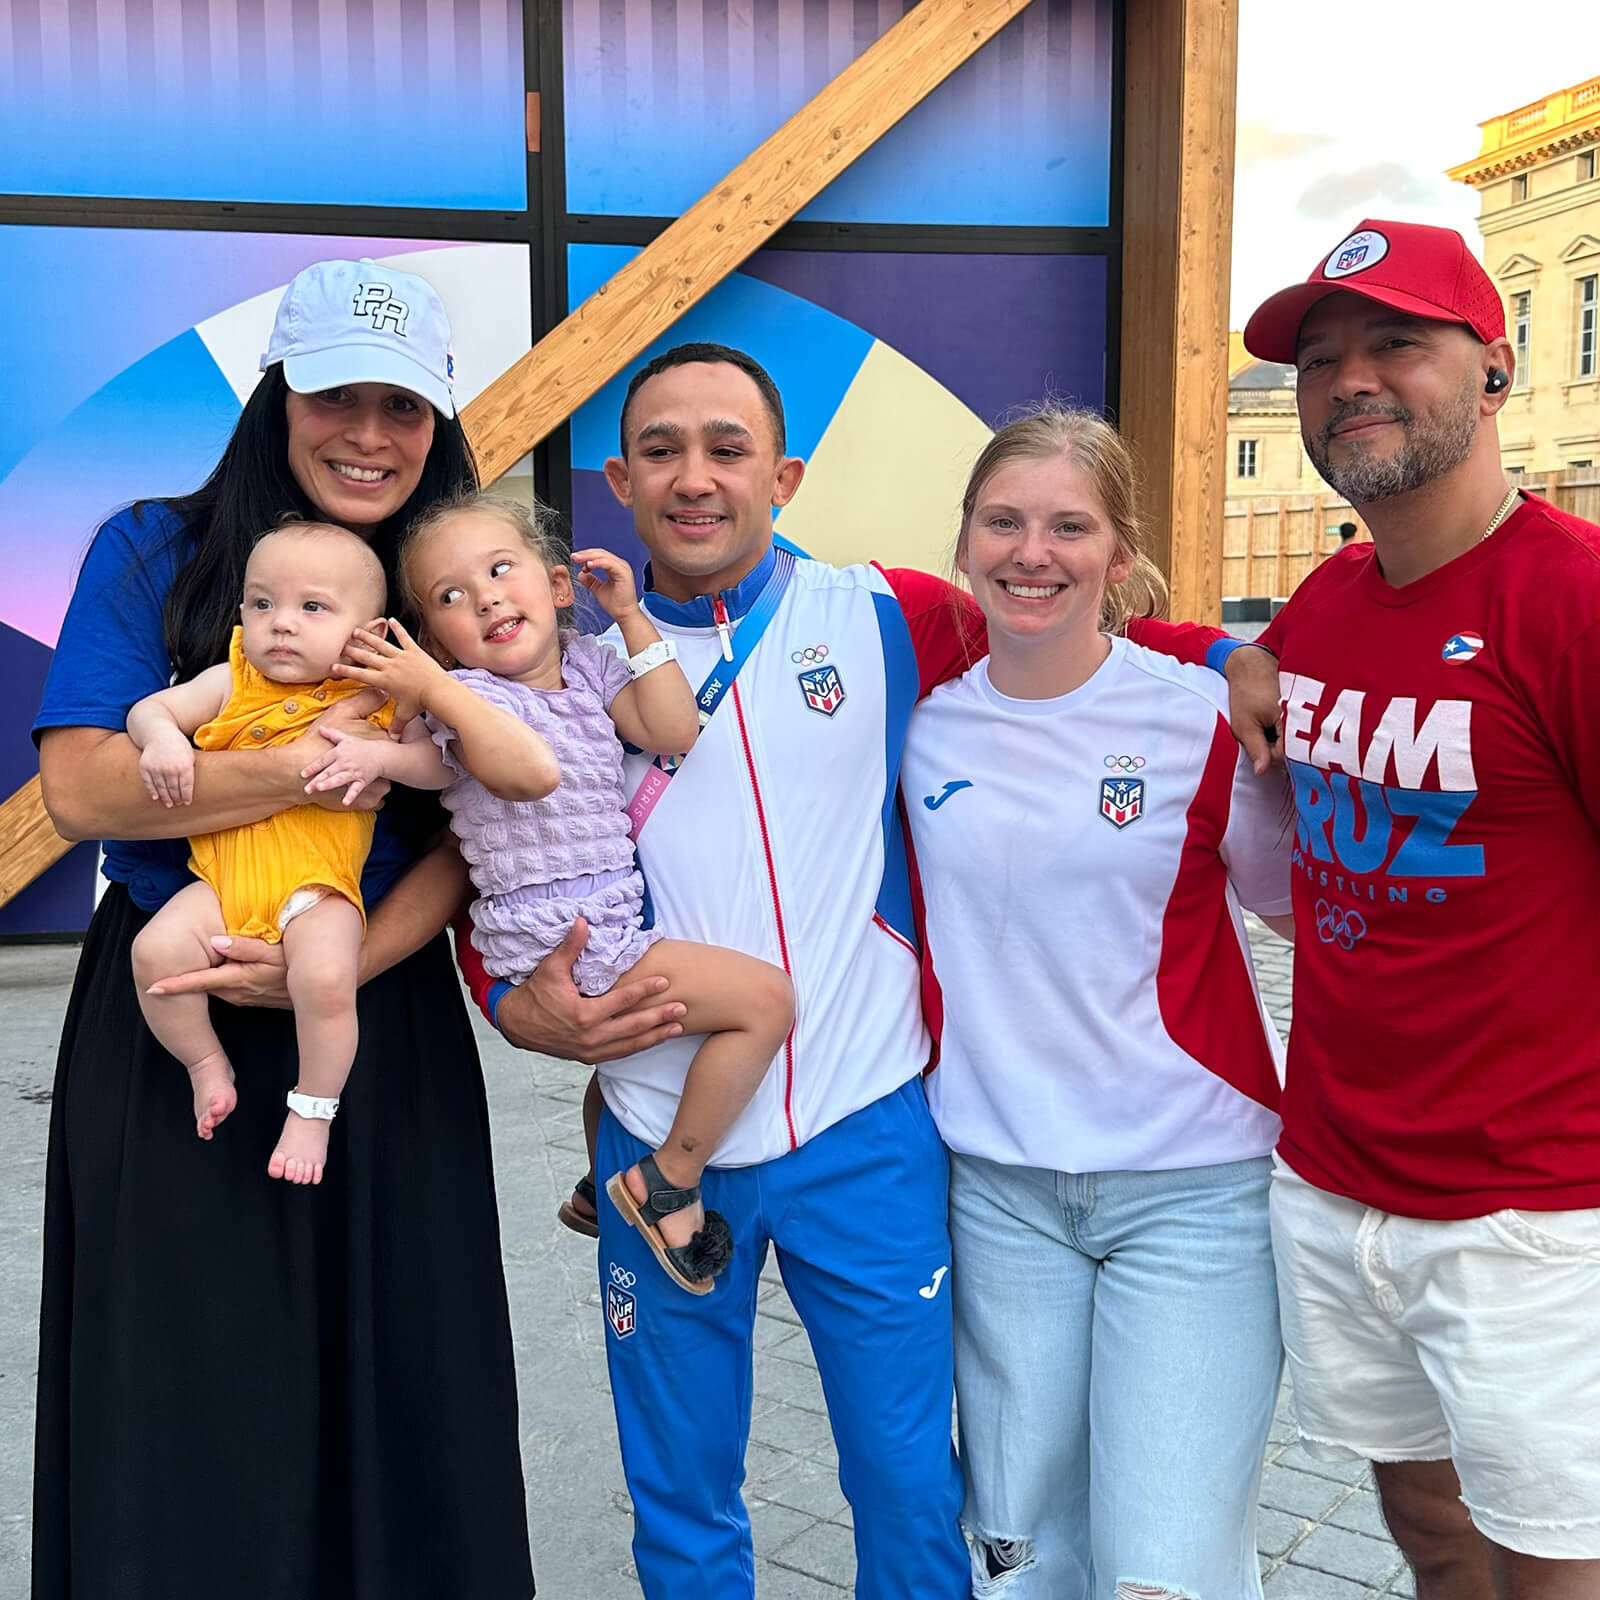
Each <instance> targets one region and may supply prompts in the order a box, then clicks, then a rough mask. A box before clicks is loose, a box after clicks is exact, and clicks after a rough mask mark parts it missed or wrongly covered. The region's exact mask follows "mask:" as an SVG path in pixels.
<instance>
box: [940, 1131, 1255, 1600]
mask: <svg viewBox="0 0 1600 1600" xmlns="http://www.w3.org/2000/svg"><path fill="white" fill-rule="evenodd" d="M1270 1181H1271V1165H1270V1158H1268V1157H1265V1156H1263V1157H1262V1158H1260V1159H1259V1160H1254V1161H1241V1162H1236V1163H1232V1164H1230V1165H1226V1166H1215V1167H1194V1168H1185V1169H1181V1170H1178V1171H1171V1172H1099V1173H1086V1174H1081V1175H1074V1174H1072V1173H1062V1172H1047V1171H1043V1170H1041V1169H1038V1168H1034V1167H1012V1166H1002V1165H999V1164H997V1163H995V1162H992V1161H984V1160H981V1159H979V1158H977V1157H974V1156H963V1155H952V1156H951V1159H950V1235H951V1240H952V1243H953V1246H954V1260H953V1265H952V1268H951V1273H950V1282H951V1286H952V1289H953V1297H954V1311H955V1319H956V1328H955V1352H956V1414H957V1419H958V1425H959V1429H960V1436H961V1460H962V1470H963V1474H964V1476H965V1480H966V1503H965V1507H964V1509H963V1512H962V1525H963V1527H964V1528H965V1530H966V1533H967V1538H968V1542H969V1545H970V1546H971V1550H972V1593H973V1595H974V1596H977V1597H980V1600H991V1597H992V1600H1002V1597H1003V1600H1147V1597H1150V1596H1152V1595H1163V1596H1164V1595H1174V1596H1175V1595H1182V1596H1189V1597H1194V1600H1260V1595H1261V1578H1260V1571H1259V1568H1258V1565H1257V1559H1256V1548H1255V1505H1256V1493H1257V1489H1258V1487H1259V1484H1260V1479H1261V1460H1262V1454H1263V1451H1264V1450H1265V1448H1266V1441H1267V1429H1268V1428H1269V1427H1270V1426H1271V1422H1272V1407H1273V1400H1274V1397H1275V1395H1276V1391H1277V1385H1278V1373H1279V1368H1280V1365H1281V1361H1282V1348H1281V1345H1280V1342H1279V1336H1278V1297H1277V1289H1276V1287H1275V1284H1274V1278H1273V1265H1272V1242H1271V1236H1270V1233H1269V1229H1268V1222H1267V1191H1268V1187H1269V1184H1270Z"/></svg>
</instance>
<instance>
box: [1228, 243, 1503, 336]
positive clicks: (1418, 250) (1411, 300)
mask: <svg viewBox="0 0 1600 1600" xmlns="http://www.w3.org/2000/svg"><path fill="white" fill-rule="evenodd" d="M1341 289H1344V290H1348V291H1349V293H1351V294H1359V295H1363V296H1365V298H1366V299H1368V300H1376V301H1377V302H1378V303H1379V304H1380V305H1386V306H1393V307H1394V309H1395V310H1396V311H1404V312H1406V313H1408V314H1409V315H1411V316H1413V317H1431V318H1433V319H1435V320H1436V321H1439V322H1464V323H1465V324H1466V325H1467V326H1468V327H1469V328H1471V329H1472V331H1473V332H1474V333H1475V334H1477V336H1478V337H1479V338H1480V339H1481V340H1483V342H1484V343H1485V344H1491V343H1493V341H1494V340H1496V339H1503V338H1505V336H1506V315H1505V308H1504V307H1503V306H1502V305H1501V303H1500V295H1499V292H1498V291H1497V290H1496V289H1495V286H1494V285H1493V284H1492V283H1491V282H1490V281H1489V274H1488V273H1487V272H1485V271H1484V270H1483V267H1482V266H1481V265H1480V264H1479V262H1478V258H1477V257H1476V256H1475V255H1473V253H1472V252H1471V251H1470V250H1469V249H1468V248H1467V244H1466V240H1464V239H1463V238H1462V237H1461V235H1460V234H1459V233H1457V232H1456V231H1455V230H1454V229H1453V228H1430V227H1425V226H1424V225H1423V224H1422V223H1419V222H1383V221H1380V220H1377V219H1375V218H1372V217H1368V218H1367V219H1366V220H1364V221H1363V222H1362V224H1361V226H1360V227H1358V228H1357V229H1356V231H1355V232H1354V233H1352V234H1348V235H1347V236H1346V237H1345V238H1343V239H1341V240H1340V241H1339V242H1338V244H1336V245H1335V246H1334V247H1333V249H1331V250H1330V251H1329V252H1328V254H1327V255H1326V256H1325V257H1324V258H1323V259H1322V260H1321V261H1320V262H1318V263H1317V265H1316V267H1315V268H1313V270H1312V273H1311V276H1310V277H1309V278H1307V279H1306V281H1305V282H1304V283H1297V284H1295V285H1294V286H1293V287H1292V288H1289V289H1280V290H1279V291H1278V292H1277V293H1276V294H1275V295H1273V296H1272V297H1271V298H1270V299H1268V300H1264V301H1263V302H1262V303H1261V304H1260V305H1259V306H1258V307H1257V308H1256V312H1255V315H1254V316H1253V317H1251V319H1250V320H1249V322H1247V323H1246V324H1245V330H1244V345H1245V349H1247V350H1248V351H1249V352H1250V354H1251V355H1253V356H1255V357H1256V358H1257V359H1258V360H1261V361H1283V362H1292V361H1293V360H1294V358H1295V345H1296V342H1297V341H1298V339H1299V335H1300V324H1301V323H1302V322H1304V321H1305V319H1306V313H1307V312H1308V311H1310V309H1311V308H1312V306H1314V305H1315V304H1316V303H1317V302H1318V301H1319V300H1324V299H1326V298H1327V297H1328V296H1329V295H1330V294H1334V293H1336V292H1337V291H1339V290H1341Z"/></svg>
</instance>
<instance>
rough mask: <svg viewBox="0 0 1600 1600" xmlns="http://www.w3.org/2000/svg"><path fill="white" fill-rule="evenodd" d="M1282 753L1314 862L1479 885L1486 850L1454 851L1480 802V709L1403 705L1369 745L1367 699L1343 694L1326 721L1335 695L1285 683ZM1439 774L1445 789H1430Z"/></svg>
mask: <svg viewBox="0 0 1600 1600" xmlns="http://www.w3.org/2000/svg"><path fill="white" fill-rule="evenodd" d="M1280 683H1281V694H1282V697H1283V750H1284V756H1285V757H1286V759H1287V760H1288V763H1289V774H1290V777H1291V778H1292V779H1293V781H1294V803H1295V811H1296V822H1295V839H1296V843H1297V844H1298V845H1299V847H1300V849H1301V850H1302V851H1303V852H1304V853H1305V854H1306V855H1308V856H1309V857H1311V858H1312V859H1313V860H1316V861H1322V862H1325V863H1328V864H1329V865H1333V866H1338V867H1341V868H1343V869H1344V870H1345V871H1346V872H1349V873H1353V874H1357V875H1360V876H1369V875H1376V874H1381V875H1386V876H1390V877H1404V878H1412V877H1415V878H1477V877H1482V876H1483V871H1484V861H1483V847H1482V846H1481V845H1463V844H1453V843H1451V838H1452V835H1453V834H1454V832H1455V829H1456V824H1457V823H1458V822H1459V821H1460V820H1461V817H1462V815H1463V814H1464V813H1465V812H1466V810H1467V808H1468V807H1469V806H1470V805H1471V804H1472V802H1473V801H1474V800H1475V799H1476V798H1477V793H1478V781H1477V775H1476V773H1475V772H1474V771H1473V766H1472V702H1471V701H1470V700H1436V701H1434V703H1433V706H1432V707H1431V709H1430V710H1429V711H1428V713H1427V715H1426V716H1425V717H1424V718H1423V719H1422V722H1421V725H1420V726H1419V725H1418V723H1417V702H1416V700H1415V698H1413V697H1409V696H1396V697H1395V698H1393V699H1391V700H1390V701H1389V702H1388V704H1387V705H1385V706H1384V708H1383V711H1382V713H1381V714H1380V715H1379V717H1378V718H1377V721H1376V722H1375V723H1373V724H1372V732H1371V733H1370V735H1368V737H1367V738H1366V740H1365V741H1363V740H1362V737H1361V722H1362V713H1363V710H1364V708H1365V702H1366V693H1365V691H1364V690H1361V689H1343V690H1340V691H1338V692H1337V693H1336V694H1335V695H1334V696H1333V701H1332V704H1331V705H1330V706H1329V707H1328V709H1327V710H1326V711H1325V712H1321V715H1320V717H1319V716H1318V712H1319V711H1321V707H1322V703H1323V701H1324V700H1325V699H1326V698H1328V689H1327V686H1326V685H1325V684H1323V683H1321V682H1319V681H1318V680H1317V679H1315V678H1309V677H1306V676H1304V675H1299V674H1295V673H1292V672H1285V673H1282V674H1280ZM1430 768H1432V769H1433V771H1434V773H1435V774H1436V777H1437V782H1438V787H1437V788H1436V789H1424V788H1423V787H1422V785H1423V781H1424V779H1425V778H1426V777H1427V775H1428V772H1429V769H1430Z"/></svg>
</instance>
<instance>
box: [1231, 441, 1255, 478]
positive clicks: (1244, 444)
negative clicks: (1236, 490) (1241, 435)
mask: <svg viewBox="0 0 1600 1600" xmlns="http://www.w3.org/2000/svg"><path fill="white" fill-rule="evenodd" d="M1255 475H1256V442H1255V440H1254V439H1241V440H1240V441H1239V459H1238V461H1237V462H1236V463H1235V466H1234V476H1235V477H1239V478H1253V477H1255Z"/></svg>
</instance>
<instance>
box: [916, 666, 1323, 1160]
mask: <svg viewBox="0 0 1600 1600" xmlns="http://www.w3.org/2000/svg"><path fill="white" fill-rule="evenodd" d="M1226 705H1227V691H1226V686H1225V684H1224V682H1223V680H1222V679H1221V678H1220V677H1218V676H1217V675H1216V674H1215V673H1211V672H1208V671H1206V670H1204V669H1202V668H1198V667H1190V666H1185V665H1184V664H1182V663H1180V662H1177V661H1173V660H1171V659H1169V658H1168V657H1166V656H1162V655H1157V654H1156V653H1154V652H1153V651H1150V650H1146V649H1142V648H1141V647H1140V646H1138V645H1135V644H1131V643H1130V642H1129V641H1127V640H1126V639H1121V638H1114V639H1112V641H1111V653H1110V655H1109V656H1108V657H1107V659H1106V661H1105V662H1104V663H1103V664H1102V665H1101V667H1100V668H1099V670H1098V671H1097V672H1096V673H1095V674H1094V676H1093V677H1091V678H1090V679H1089V681H1088V682H1087V683H1085V684H1083V685H1082V686H1081V687H1079V688H1078V689H1075V690H1074V691H1073V692H1072V693H1071V694H1066V695H1062V696H1060V697H1059V698H1057V699H1053V700H1013V699H1010V698H1008V697H1007V696H1005V695H1003V694H1001V693H1000V692H999V691H998V690H997V689H995V687H994V686H993V685H992V684H991V683H990V681H989V672H988V661H987V660H985V661H982V662H980V663H979V664H978V665H977V666H976V667H974V668H973V669H972V670H971V671H970V672H968V673H967V674H966V675H965V676H964V677H961V678H958V679H957V680H956V681H954V682H953V683H947V684H945V685H943V686H942V687H941V688H938V689H935V690H934V691H933V693H932V694H931V695H929V696H928V698H927V699H926V700H924V701H923V702H922V703H921V705H919V706H918V708H917V710H916V712H915V714H914V715H913V717H912V720H911V729H910V733H909V736H908V739H907V743H906V752H905V762H904V765H903V767H902V776H901V783H902V791H903V793H904V796H905V802H906V811H907V814H908V815H909V817H910V819H911V833H912V839H913V842H914V844H915V847H916V855H917V863H918V868H919V872H920V876H921V880H922V889H923V896H924V902H925V908H926V933H925V937H926V939H927V949H928V955H929V958H930V961H931V967H932V975H933V977H934V978H935V979H936V980H937V984H938V988H939V990H940V991H942V1001H943V1023H942V1028H941V1029H940V1034H939V1037H940V1053H941V1054H940V1064H939V1066H938V1067H937V1068H936V1069H935V1070H934V1072H933V1073H932V1074H931V1075H930V1076H929V1078H928V1100H929V1104H930V1105H931V1106H932V1108H933V1113H934V1117H935V1119H936V1120H937V1122H938V1124H939V1131H940V1132H941V1133H942V1134H943V1135H944V1139H945V1142H946V1143H947V1144H948V1145H949V1146H950V1148H951V1149H952V1150H957V1151H960V1152H962V1153H964V1154H969V1155H977V1156H984V1157H987V1158H988V1159H989V1160H992V1161H999V1162H1005V1163H1008V1164H1010V1165H1016V1166H1029V1167H1043V1168H1047V1169H1050V1170H1054V1171H1062V1172H1112V1171H1157V1170H1161V1169H1165V1168H1174V1167H1198V1166H1210V1165H1215V1164H1219V1163H1222V1162H1228V1161H1242V1160H1246V1159H1248V1158H1250V1157H1254V1156H1261V1155H1265V1154H1266V1153H1267V1152H1268V1151H1269V1150H1270V1149H1271V1148H1272V1146H1273V1145H1274V1143H1275V1142H1276V1141H1277V1137H1278V1116H1277V1104H1278V1090H1279V1085H1280V1083H1281V1079H1282V1060H1283V1052H1282V1048H1281V1047H1280V1045H1279V1042H1278V1036H1277V1032H1276V1030H1275V1029H1274V1028H1273V1026H1272V1023H1271V1020H1270V1019H1269V1018H1268V1016H1267V1014H1266V1011H1265V1009H1264V1007H1263V1006H1262V1003H1261V997H1260V994H1259V991H1258V990H1257V988H1256V981H1255V972H1254V969H1253V967H1252V966H1251V963H1250V949H1249V944H1248V942H1247V940H1246V936H1245V931H1244V926H1243V923H1242V921H1241V918H1240V914H1239V903H1240V902H1243V904H1245V905H1246V906H1249V907H1250V908H1251V909H1252V910H1254V911H1257V912H1261V913H1265V914H1266V915H1269V916H1272V915H1278V914H1281V913H1284V912H1287V911H1288V909H1289V893H1290V890H1289V886H1290V866H1289V847H1290V844H1291V841H1292V831H1291V828H1292V812H1291V810H1290V807H1289V800H1288V793H1287V789H1286V786H1285V785H1284V783H1283V781H1282V779H1281V778H1280V777H1278V776H1273V777H1270V778H1266V779H1258V778H1256V777H1255V776H1254V774H1253V773H1252V772H1251V770H1250V764H1249V762H1248V760H1247V759H1246V758H1245V757H1244V756H1243V754H1242V752H1241V751H1240V750H1239V747H1238V746H1237V744H1236V743H1235V741H1234V738H1233V735H1232V733H1231V732H1230V731H1229V728H1228V723H1227V714H1226ZM930 1009H931V1010H934V1011H937V1009H938V1007H937V1005H935V1006H933V1007H930ZM935 1020H936V1019H935V1018H930V1022H933V1021H935Z"/></svg>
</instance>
